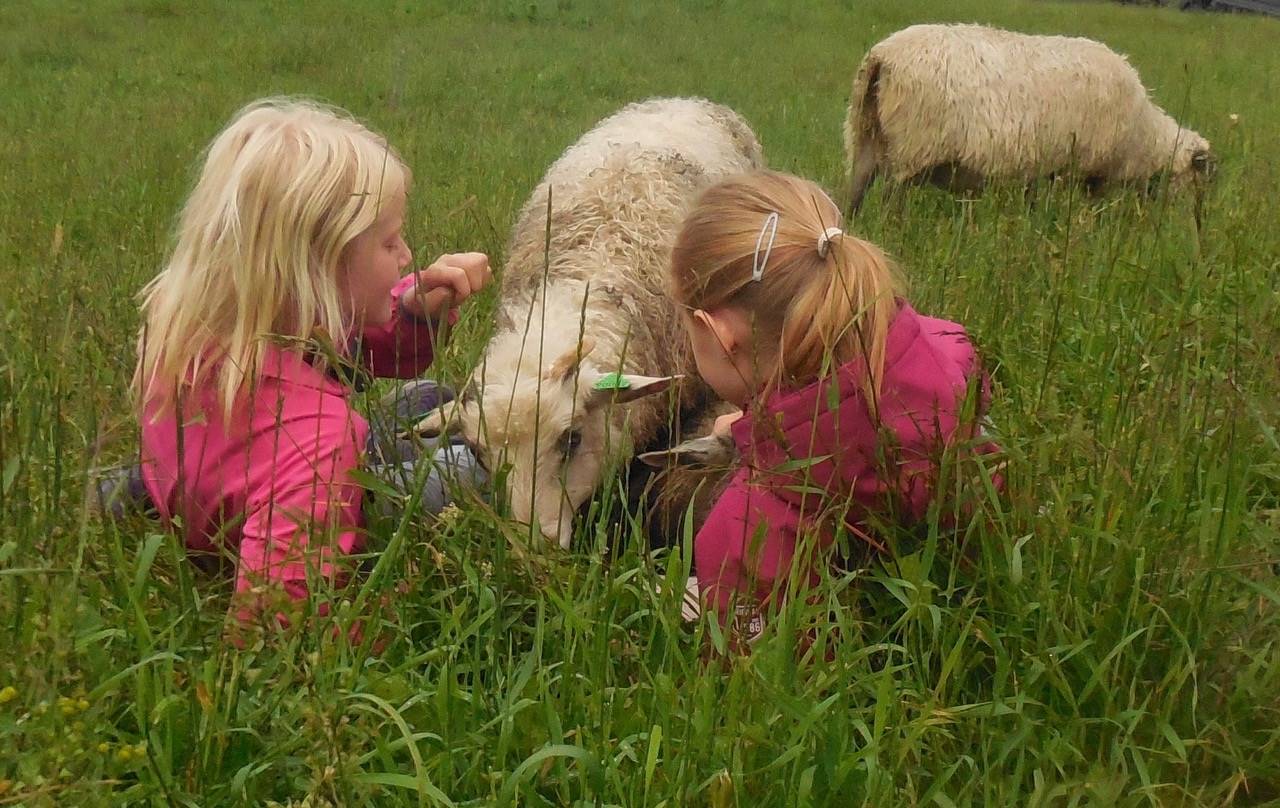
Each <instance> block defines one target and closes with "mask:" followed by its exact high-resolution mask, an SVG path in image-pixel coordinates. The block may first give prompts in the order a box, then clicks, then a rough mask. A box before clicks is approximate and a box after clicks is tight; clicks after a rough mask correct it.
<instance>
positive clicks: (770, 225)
mask: <svg viewBox="0 0 1280 808" xmlns="http://www.w3.org/2000/svg"><path fill="white" fill-rule="evenodd" d="M765 233H768V234H769V243H768V244H765V248H764V256H763V257H762V256H761V255H760V245H761V244H764V234H765ZM777 237H778V212H777V211H776V210H775V211H774V212H773V213H770V214H769V215H768V216H766V217H764V226H763V227H761V228H760V237H759V238H757V239H756V252H755V255H753V256H751V280H753V281H758V280H760V279H761V278H763V277H764V265H765V264H767V263H769V253H771V252H773V240H774V239H775V238H777Z"/></svg>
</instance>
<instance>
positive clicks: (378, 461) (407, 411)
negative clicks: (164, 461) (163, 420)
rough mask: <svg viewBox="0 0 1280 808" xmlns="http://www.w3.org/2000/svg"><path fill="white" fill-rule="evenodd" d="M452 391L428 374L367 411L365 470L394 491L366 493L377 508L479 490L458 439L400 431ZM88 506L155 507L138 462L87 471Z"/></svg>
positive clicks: (105, 510) (480, 472)
mask: <svg viewBox="0 0 1280 808" xmlns="http://www.w3.org/2000/svg"><path fill="white" fill-rule="evenodd" d="M452 398H453V392H452V391H451V390H449V388H447V387H444V386H443V385H438V384H436V383H435V382H433V381H431V380H429V379H414V380H413V381H410V382H406V383H404V384H402V385H400V386H399V387H397V388H396V389H395V390H393V391H392V392H391V393H390V394H389V395H387V396H386V397H384V398H383V399H382V402H381V403H382V406H380V407H378V408H377V410H376V411H375V412H372V413H370V416H369V439H368V443H367V445H366V447H365V448H366V452H367V458H368V460H367V462H368V468H369V471H371V472H372V473H373V474H375V475H376V476H377V477H378V478H379V479H381V480H382V481H383V482H385V483H387V484H388V485H389V486H390V487H391V488H392V489H394V491H395V492H396V493H397V494H398V496H395V497H386V496H379V495H378V494H377V492H371V494H372V498H373V505H374V506H375V508H376V509H377V511H378V512H379V513H382V514H384V515H397V514H398V513H399V512H400V506H401V505H402V504H403V502H404V501H406V500H408V499H409V498H410V497H409V494H410V493H412V492H414V491H415V490H416V491H417V492H418V493H419V495H420V496H419V500H418V502H419V504H418V508H419V509H420V510H421V511H423V512H425V513H429V514H436V513H439V512H440V511H441V510H443V509H444V507H445V506H446V505H448V504H449V503H451V502H453V500H454V499H455V498H456V496H457V495H458V494H460V493H461V491H462V490H463V489H471V490H474V491H478V492H483V491H484V490H485V488H486V486H487V484H488V482H489V477H488V474H487V473H486V472H485V470H484V468H483V467H482V466H481V465H480V464H479V463H478V462H477V461H476V458H475V455H474V454H472V453H471V450H470V449H468V448H467V446H466V445H465V444H463V443H461V442H449V441H448V440H447V439H410V438H403V437H400V435H401V434H402V433H403V432H405V431H406V430H408V429H410V428H411V427H412V426H413V425H414V424H415V423H416V422H417V421H419V420H420V419H421V418H423V417H424V416H426V415H427V414H428V413H429V412H431V411H432V410H434V409H436V408H437V407H439V406H440V405H441V404H444V403H445V402H447V401H450V400H451V399H452ZM91 474H92V475H93V477H94V479H93V485H92V487H91V488H90V502H89V505H90V507H93V508H95V509H96V510H98V511H99V512H100V513H102V514H103V515H105V516H107V517H108V518H112V519H122V518H124V517H125V516H127V515H129V514H144V515H148V516H156V515H157V514H158V511H157V510H156V508H155V505H154V504H153V503H152V502H151V497H150V496H149V495H148V494H147V488H146V486H145V485H144V484H143V482H142V466H141V465H140V464H138V463H131V464H128V465H125V466H119V467H115V468H109V469H99V470H95V471H93V472H91Z"/></svg>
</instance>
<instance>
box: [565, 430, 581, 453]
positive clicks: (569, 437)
mask: <svg viewBox="0 0 1280 808" xmlns="http://www.w3.org/2000/svg"><path fill="white" fill-rule="evenodd" d="M581 445H582V430H580V429H569V430H566V431H565V433H564V434H563V435H561V436H560V454H561V455H563V456H564V457H565V458H569V457H572V456H573V453H574V452H576V451H578V447H579V446H581Z"/></svg>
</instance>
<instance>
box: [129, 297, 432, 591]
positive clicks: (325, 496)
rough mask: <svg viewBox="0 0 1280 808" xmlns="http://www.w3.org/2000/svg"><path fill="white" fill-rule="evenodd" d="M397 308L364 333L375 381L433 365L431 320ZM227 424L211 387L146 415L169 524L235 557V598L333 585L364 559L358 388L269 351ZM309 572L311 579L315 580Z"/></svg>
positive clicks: (158, 492) (198, 550) (158, 497)
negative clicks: (310, 583)
mask: <svg viewBox="0 0 1280 808" xmlns="http://www.w3.org/2000/svg"><path fill="white" fill-rule="evenodd" d="M413 280H414V279H413V276H412V275H409V276H407V277H405V278H404V279H402V280H401V281H400V283H398V284H397V285H396V287H395V288H394V289H393V290H392V295H393V296H394V297H395V298H396V301H397V303H396V305H395V306H393V307H392V310H393V311H394V312H396V314H395V316H394V317H393V319H392V321H391V322H390V323H388V324H387V325H385V326H380V327H375V328H368V329H366V330H365V331H364V333H363V334H362V335H361V340H360V349H361V354H362V359H363V360H364V363H365V366H366V367H367V368H369V369H370V370H371V371H372V372H373V373H374V374H375V375H378V376H392V377H396V378H410V377H412V376H415V375H417V374H418V373H420V372H422V370H424V369H425V368H426V367H427V366H428V365H429V364H431V358H432V335H433V332H434V330H435V329H436V327H437V326H436V324H434V323H431V322H427V321H422V320H417V319H416V318H413V317H412V316H410V315H407V314H401V312H400V306H399V297H400V295H401V294H403V293H404V291H405V290H406V289H408V288H410V286H411V285H412V284H413ZM248 386H249V388H251V392H250V393H249V394H248V396H247V397H246V398H242V399H241V401H240V402H238V403H237V405H236V407H235V408H234V410H233V414H232V416H231V419H230V420H229V421H226V420H224V419H223V417H222V414H221V406H220V405H219V403H218V399H217V394H216V391H215V390H214V389H212V388H211V387H204V388H200V389H196V390H193V391H191V392H190V393H189V394H188V395H187V396H186V399H185V403H184V412H182V417H183V419H184V421H185V423H184V424H183V425H181V426H179V423H178V420H177V414H176V413H174V412H172V411H171V412H169V413H168V414H166V415H163V416H161V417H159V418H153V417H152V415H153V411H152V410H151V409H150V408H148V411H147V412H146V414H145V416H144V417H143V419H142V468H143V480H144V482H145V483H146V486H147V491H148V493H149V494H150V495H151V499H152V501H153V502H154V503H155V504H156V506H157V507H158V508H159V510H160V514H161V517H162V518H163V519H164V520H165V521H166V522H168V523H170V524H174V525H177V526H179V527H180V529H181V531H182V533H183V536H184V538H185V541H186V545H187V549H188V551H189V552H190V553H192V554H193V555H199V554H209V553H212V554H221V555H224V556H229V557H233V558H235V560H236V592H238V593H239V592H244V591H246V590H248V589H250V588H252V587H254V586H256V585H259V584H261V583H266V582H276V583H278V584H280V585H282V586H283V588H284V590H285V591H286V592H287V593H288V594H289V595H290V596H291V597H293V598H302V597H305V596H306V594H307V586H306V582H307V579H308V578H309V576H310V575H315V576H317V577H321V578H325V579H331V580H332V579H334V578H335V570H334V566H333V560H334V559H335V557H337V556H340V555H346V554H350V553H355V552H359V551H360V550H361V548H362V547H363V537H362V536H361V528H362V527H363V517H362V514H361V497H362V496H363V493H364V492H363V491H362V489H361V488H360V487H359V486H358V485H357V484H356V483H355V481H354V480H353V479H352V475H351V472H352V470H353V469H355V468H356V467H357V466H358V464H359V463H360V460H361V457H362V455H363V452H364V447H365V440H366V438H367V436H368V434H369V425H368V422H366V421H365V419H364V418H362V417H361V416H360V414H359V413H357V412H356V411H355V410H354V409H353V408H352V406H351V399H350V395H351V392H352V391H351V389H350V388H349V387H348V386H347V385H345V384H343V383H342V382H340V381H338V380H337V379H336V378H334V377H333V376H331V375H327V374H326V373H323V372H321V371H320V370H318V369H316V368H315V367H313V366H312V365H310V364H309V363H308V362H307V360H306V358H305V356H304V355H303V354H302V353H301V352H298V351H292V350H286V349H283V348H279V347H276V346H271V347H269V348H268V349H267V351H266V352H265V357H264V362H263V367H262V370H261V373H260V375H259V376H258V378H256V379H254V380H252V381H251V382H250V383H249V385H248ZM309 568H310V572H309Z"/></svg>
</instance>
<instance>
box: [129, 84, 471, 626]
mask: <svg viewBox="0 0 1280 808" xmlns="http://www.w3.org/2000/svg"><path fill="white" fill-rule="evenodd" d="M409 185H410V173H409V169H408V168H407V167H406V166H405V164H404V163H403V162H402V161H401V159H400V157H399V155H397V154H396V152H395V151H394V150H393V149H392V148H391V147H390V145H389V144H388V143H387V142H386V140H385V139H384V138H383V137H382V136H380V135H377V134H375V133H374V132H371V131H370V130H369V129H367V128H365V127H364V126H363V125H361V124H360V123H358V122H356V121H355V120H353V119H352V118H351V117H350V116H349V115H348V114H346V113H345V112H342V111H341V110H337V109H333V108H329V107H325V106H322V105H320V104H316V103H313V102H309V101H301V100H291V99H265V100H261V101H256V102H254V103H252V104H249V105H248V106H247V107H245V108H244V109H242V110H240V111H239V112H238V113H237V114H236V115H235V117H234V118H233V119H232V120H231V122H230V123H229V124H228V125H227V126H226V128H225V129H223V131H222V132H221V133H220V134H219V135H218V136H217V137H216V138H215V139H214V140H213V142H212V143H211V144H210V145H209V147H208V150H207V152H206V153H205V156H204V164H203V167H202V169H201V171H200V175H199V178H198V180H197V181H196V185H195V188H194V190H193V191H192V192H191V195H190V197H189V198H188V199H187V202H186V205H185V206H184V207H183V210H182V213H181V216H180V219H179V222H178V226H177V234H176V243H175V245H174V248H173V253H172V255H171V257H170V258H169V260H168V263H167V265H166V266H165V267H164V269H163V270H162V271H161V272H160V274H159V275H158V276H157V277H156V278H155V279H154V280H152V281H151V282H150V283H149V284H147V286H146V287H145V288H144V289H143V291H142V295H141V298H142V327H141V330H140V333H139V336H138V364H137V369H136V372H135V375H134V380H133V385H134V391H135V393H136V397H137V401H138V410H139V418H140V420H141V428H142V466H141V478H142V483H143V485H144V486H145V490H146V493H147V495H148V497H149V499H150V500H151V502H152V504H153V505H154V507H155V509H156V510H157V511H158V512H159V515H160V516H161V517H162V518H163V519H164V520H166V521H168V522H170V523H172V524H175V525H176V526H178V527H179V528H180V530H181V532H182V534H183V536H184V538H185V541H186V546H187V548H188V550H189V552H190V553H191V554H192V555H193V556H203V557H205V558H206V559H209V558H213V557H217V556H221V557H223V558H228V557H229V558H231V559H233V561H234V565H235V589H236V593H237V605H236V606H235V607H234V611H236V613H237V614H239V615H240V616H241V617H244V618H247V617H249V616H251V615H253V614H255V613H257V612H258V611H260V604H261V602H262V600H263V599H264V598H265V599H269V600H277V598H275V597H273V596H275V595H278V594H287V595H288V596H289V597H290V598H293V599H301V598H304V597H305V596H306V595H307V593H308V590H309V588H310V587H311V586H313V585H314V584H315V583H316V582H322V581H334V580H335V579H341V578H342V577H343V575H342V571H341V568H342V565H341V563H340V559H341V557H342V556H345V555H348V554H351V553H354V552H358V551H359V550H360V549H361V547H362V538H361V528H362V525H363V513H362V491H361V490H360V488H359V487H358V486H357V485H356V483H355V481H354V479H353V476H352V472H353V471H354V470H355V469H356V467H357V466H358V465H359V464H360V463H361V461H362V459H363V456H364V450H365V447H366V442H367V440H368V437H369V425H368V423H367V422H366V420H365V419H364V418H363V417H361V416H360V415H359V414H358V413H357V412H356V411H355V409H353V407H352V402H351V393H352V384H353V382H354V380H356V379H358V378H360V374H361V373H362V372H364V371H370V372H372V373H373V374H374V375H381V376H393V377H398V378H408V377H412V376H414V375H416V374H418V373H420V372H421V371H422V370H423V369H424V368H426V366H427V365H428V364H430V362H431V359H432V355H433V351H434V349H435V348H436V347H438V346H437V345H436V344H435V342H434V340H435V338H436V335H437V334H438V333H439V327H440V325H441V323H442V322H444V321H445V320H446V319H452V318H454V317H456V309H454V307H456V306H457V305H459V304H461V303H462V302H463V301H465V300H466V299H467V298H468V297H469V296H471V295H472V294H474V293H475V292H477V291H479V290H480V289H481V288H483V287H484V286H485V285H486V284H487V283H488V282H489V280H490V271H489V262H488V259H487V258H486V257H485V256H484V255H483V254H481V253H459V254H451V255H444V256H441V257H440V258H439V259H438V260H437V261H435V262H434V263H432V264H431V265H430V266H428V267H426V268H425V269H421V270H418V271H416V272H414V273H411V274H409V275H407V276H404V277H402V275H401V273H402V272H404V270H406V269H407V268H408V267H409V266H410V264H411V261H412V255H411V253H410V251H409V247H408V246H407V245H406V244H405V241H404V237H403V234H402V229H403V226H404V217H405V206H406V201H407V194H408V192H409ZM454 459H455V460H457V458H456V457H455V458H454ZM459 462H461V463H462V464H463V465H465V464H466V460H465V458H463V459H462V460H460V461H459Z"/></svg>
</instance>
